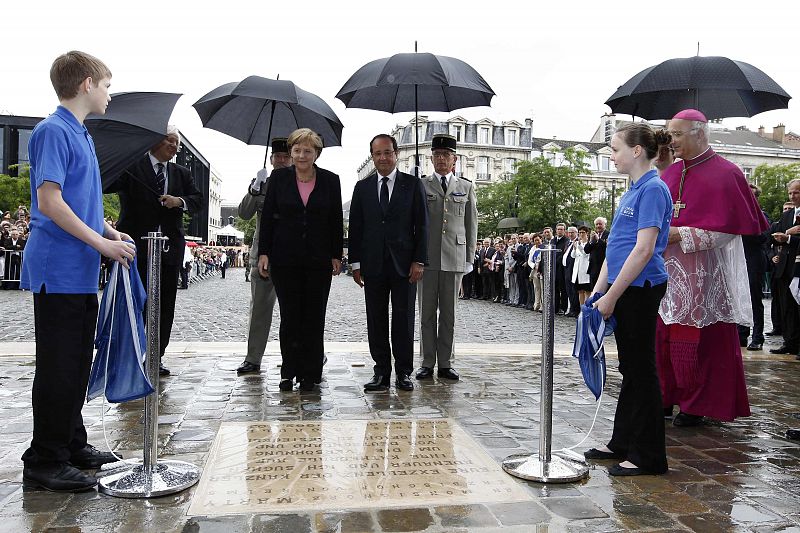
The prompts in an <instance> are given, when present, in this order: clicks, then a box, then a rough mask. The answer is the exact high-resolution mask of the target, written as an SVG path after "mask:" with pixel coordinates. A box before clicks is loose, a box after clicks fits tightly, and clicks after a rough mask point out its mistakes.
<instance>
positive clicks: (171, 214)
mask: <svg viewBox="0 0 800 533" xmlns="http://www.w3.org/2000/svg"><path fill="white" fill-rule="evenodd" d="M167 180H168V182H167V194H169V195H171V196H177V197H180V198H182V199H183V201H184V202H186V211H187V212H188V213H189V214H193V213H196V212H198V211H199V210H200V207H201V203H202V201H203V194H202V193H201V192H200V191H199V190H198V188H197V186H196V185H195V183H194V180H193V179H192V174H191V172H189V169H188V168H186V167H182V166H180V165H176V164H175V163H167ZM103 192H105V193H111V192H116V193H119V202H120V208H121V209H120V214H119V221H118V222H117V229H118V230H119V231H121V232H123V233H127V234H128V235H130V236H131V237H133V240H134V241H135V242H136V249H137V254H138V256H139V257H140V258H144V257H147V243H148V241H146V240H143V239H142V237H146V236H147V234H148V232H151V231H158V227H159V226H161V232H162V233H163V234H164V236H165V237H167V238H169V241H168V243H166V244H167V246H168V247H167V246H165V249H166V251H165V253H164V255H163V257H162V261H163V262H164V263H165V264H168V265H181V264H182V263H183V253H184V248H185V247H186V240H185V239H184V236H183V235H184V234H183V213H184V211H183V209H182V208H181V207H173V208H171V209H168V208H166V207H164V206H162V205H161V202H159V200H158V198H159V196H160V194H159V192H158V184H157V182H156V173H155V171H154V170H153V166H152V164H151V163H150V156H149V155H148V154H145V156H144V157H142V158H141V159H139V161H137V162H136V163H134V164H133V165H131V166H130V167H129V168H128V169H127V170H125V172H123V173H122V175H121V176H120V177H119V178H118V179H117V180H116V181H115V182H113V183H112V184H111V185H109V186H108V188H107V189H106V190H105V191H103ZM140 261H141V259H140Z"/></svg>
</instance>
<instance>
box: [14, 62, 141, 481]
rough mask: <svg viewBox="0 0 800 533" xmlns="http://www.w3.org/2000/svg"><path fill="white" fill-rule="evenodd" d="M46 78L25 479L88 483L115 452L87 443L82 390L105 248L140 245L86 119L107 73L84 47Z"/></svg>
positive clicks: (34, 169) (30, 263)
mask: <svg viewBox="0 0 800 533" xmlns="http://www.w3.org/2000/svg"><path fill="white" fill-rule="evenodd" d="M50 80H51V82H52V83H53V88H54V89H55V91H56V95H57V96H58V99H59V102H60V104H61V105H59V106H58V108H57V109H56V111H55V113H53V114H52V115H50V116H49V117H47V118H46V119H44V120H43V121H41V122H40V123H39V124H37V125H36V127H35V128H34V130H33V133H32V134H31V138H30V142H29V146H28V150H29V153H30V162H31V224H30V228H31V234H30V238H29V240H28V245H27V249H26V250H25V262H24V263H23V270H22V282H21V286H22V288H24V289H28V290H30V291H32V292H33V313H34V320H35V328H36V374H35V376H34V380H33V389H32V391H31V400H32V403H33V439H32V440H31V445H30V448H28V449H27V450H26V451H25V453H24V454H23V456H22V461H23V462H24V464H25V467H24V469H23V476H22V479H23V487H25V488H43V489H47V490H51V491H57V492H77V491H82V490H88V489H91V488H92V487H94V486H95V485H96V484H97V479H95V478H94V476H91V475H89V474H87V473H85V472H81V470H79V469H97V468H100V466H101V465H103V464H105V463H109V462H113V461H115V460H116V459H115V458H114V457H113V455H111V454H110V453H104V452H100V451H98V450H97V449H95V448H94V447H93V446H91V445H89V444H87V442H86V428H85V427H84V425H83V418H82V416H81V409H82V407H83V401H84V398H85V397H86V387H87V385H88V381H89V370H90V367H91V363H92V345H93V340H94V330H95V326H96V322H97V308H98V305H97V285H98V280H99V274H100V254H103V255H105V256H107V257H110V258H111V259H113V260H115V261H119V262H120V263H121V264H122V265H124V266H125V267H127V265H128V261H130V260H132V259H133V256H134V254H135V253H136V248H135V247H134V246H133V244H131V243H128V242H125V241H128V240H131V238H130V237H129V236H128V235H125V234H122V233H119V232H118V231H116V230H115V229H113V228H112V227H111V226H109V225H108V224H107V223H106V222H105V220H104V219H103V201H102V188H101V184H100V168H99V166H98V163H97V156H96V155H95V149H94V143H93V141H92V138H91V136H90V135H89V132H88V131H87V130H86V127H85V126H84V125H83V121H84V119H85V118H86V116H87V115H88V114H90V113H96V114H101V115H102V114H104V113H105V111H106V106H107V105H108V102H109V101H110V100H111V97H110V96H109V95H108V88H109V86H110V85H111V83H110V80H111V71H110V70H109V69H108V67H106V65H104V64H103V62H102V61H100V60H99V59H97V58H95V57H92V56H90V55H89V54H86V53H83V52H76V51H72V52H68V53H66V54H63V55H61V56H59V57H58V58H56V60H55V61H54V62H53V65H52V67H51V68H50Z"/></svg>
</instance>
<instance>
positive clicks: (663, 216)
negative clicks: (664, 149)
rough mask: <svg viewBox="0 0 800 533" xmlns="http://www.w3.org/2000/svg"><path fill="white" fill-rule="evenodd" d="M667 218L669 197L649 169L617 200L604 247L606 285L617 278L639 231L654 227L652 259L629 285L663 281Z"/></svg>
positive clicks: (664, 276)
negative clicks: (615, 210)
mask: <svg viewBox="0 0 800 533" xmlns="http://www.w3.org/2000/svg"><path fill="white" fill-rule="evenodd" d="M671 219H672V196H670V193H669V189H668V188H667V185H666V184H665V183H664V182H663V181H661V178H659V177H658V172H656V171H655V170H651V171H649V172H647V173H645V174H644V175H643V176H642V177H641V178H639V181H637V182H636V183H634V184H632V185H631V188H630V190H628V191H627V192H626V193H625V194H623V195H622V198H620V201H619V209H617V213H616V216H615V217H614V223H613V224H612V225H611V233H610V234H609V236H608V246H607V247H606V262H607V265H608V282H609V283H614V280H616V279H617V276H618V275H619V271H620V270H622V265H623V264H624V263H625V260H626V259H627V258H628V256H629V255H630V253H631V251H632V250H633V247H634V245H635V244H636V236H637V234H638V232H639V230H640V229H645V228H658V229H659V231H658V237H657V238H656V245H655V249H654V250H653V257H651V258H650V261H648V262H647V264H646V265H645V267H644V269H642V272H641V273H640V274H639V276H638V277H637V278H636V279H635V280H634V281H633V283H631V285H632V286H634V287H643V286H644V284H645V282H647V281H649V282H650V285H659V284H661V283H664V282H665V281H667V277H668V276H667V269H666V268H665V267H664V256H663V254H664V249H665V248H666V247H667V239H669V222H670V220H671Z"/></svg>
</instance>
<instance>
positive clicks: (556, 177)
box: [510, 149, 591, 231]
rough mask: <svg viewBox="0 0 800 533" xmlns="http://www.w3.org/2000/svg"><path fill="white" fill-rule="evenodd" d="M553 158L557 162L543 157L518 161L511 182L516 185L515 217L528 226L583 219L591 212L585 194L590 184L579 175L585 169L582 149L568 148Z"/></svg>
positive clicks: (538, 227)
mask: <svg viewBox="0 0 800 533" xmlns="http://www.w3.org/2000/svg"><path fill="white" fill-rule="evenodd" d="M555 160H556V161H558V163H559V164H558V165H553V164H552V163H551V162H550V161H549V160H548V159H547V158H545V157H544V156H540V157H537V158H535V159H533V160H531V161H520V162H518V163H517V166H516V174H515V175H514V178H513V179H512V180H511V182H510V183H511V184H513V186H514V187H519V206H520V207H519V215H518V216H519V217H520V218H522V219H523V221H524V223H525V224H526V227H527V228H529V229H534V230H536V231H538V230H540V229H541V228H542V227H544V226H548V225H553V224H556V223H558V222H573V221H577V220H583V219H584V218H586V216H587V214H588V213H589V212H590V204H589V201H588V200H587V199H586V194H587V193H588V192H589V190H590V189H591V187H589V185H587V184H586V183H584V182H583V180H581V179H580V178H579V176H580V175H581V174H584V173H586V172H587V171H588V167H587V165H586V162H585V160H584V154H583V152H580V151H576V150H572V149H567V150H565V151H563V152H560V153H557V154H556V155H555Z"/></svg>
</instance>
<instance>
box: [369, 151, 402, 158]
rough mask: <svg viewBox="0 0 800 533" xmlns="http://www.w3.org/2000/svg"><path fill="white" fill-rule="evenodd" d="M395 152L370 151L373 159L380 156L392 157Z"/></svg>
mask: <svg viewBox="0 0 800 533" xmlns="http://www.w3.org/2000/svg"><path fill="white" fill-rule="evenodd" d="M395 153H396V152H395V151H394V150H384V151H383V152H372V158H373V159H380V158H381V157H392V156H393V155H394V154H395Z"/></svg>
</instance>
